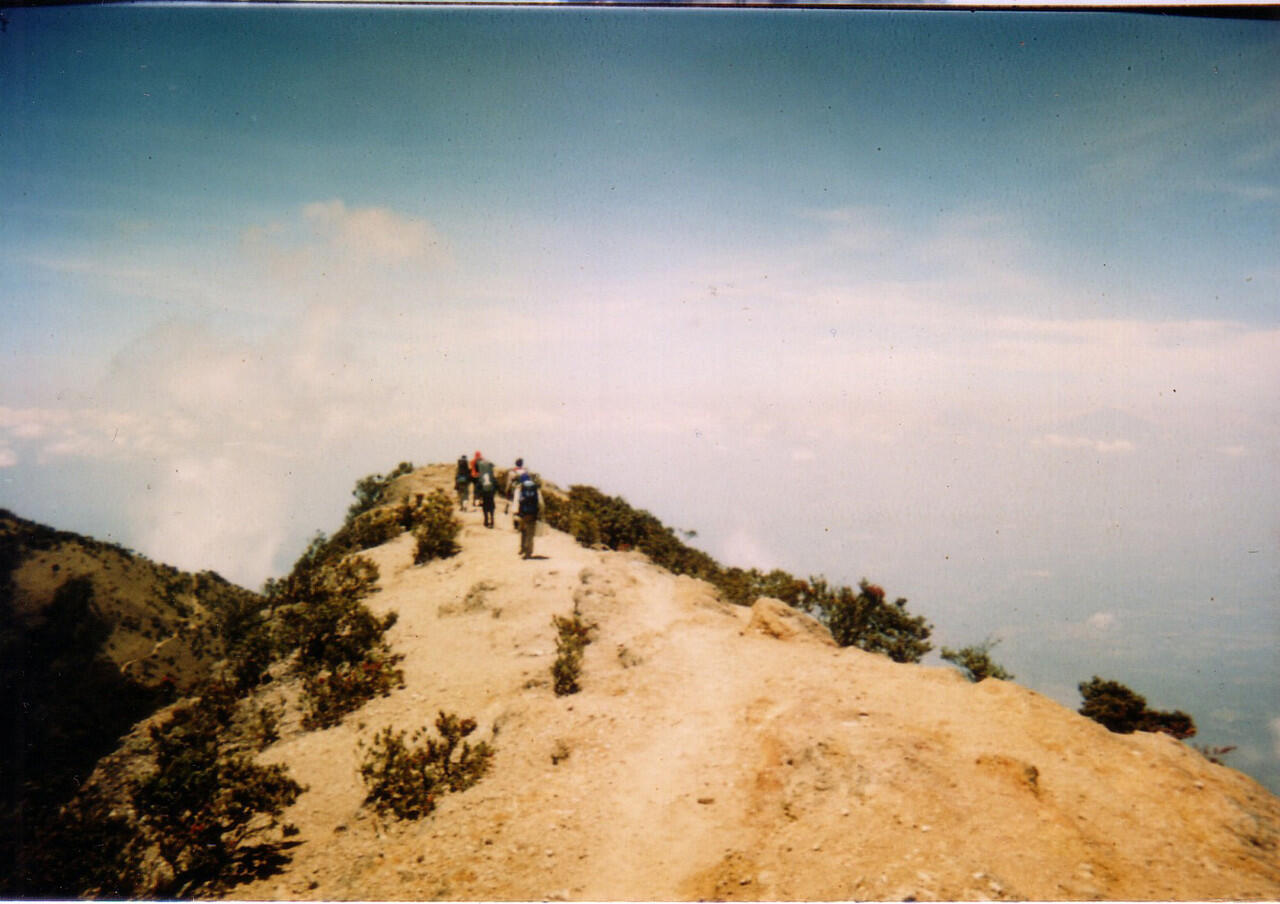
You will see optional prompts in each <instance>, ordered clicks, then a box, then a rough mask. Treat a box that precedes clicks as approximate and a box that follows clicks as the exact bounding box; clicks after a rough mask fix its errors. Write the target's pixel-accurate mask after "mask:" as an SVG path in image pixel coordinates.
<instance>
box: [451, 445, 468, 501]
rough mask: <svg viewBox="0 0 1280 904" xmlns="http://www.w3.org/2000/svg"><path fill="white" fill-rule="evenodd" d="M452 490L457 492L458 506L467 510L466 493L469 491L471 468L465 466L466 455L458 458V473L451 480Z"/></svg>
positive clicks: (463, 454)
mask: <svg viewBox="0 0 1280 904" xmlns="http://www.w3.org/2000/svg"><path fill="white" fill-rule="evenodd" d="M453 486H454V489H456V490H457V491H458V505H459V507H461V509H462V510H463V511H464V512H465V511H466V510H467V492H468V491H469V490H470V489H471V468H470V467H469V466H468V465H467V453H466V452H463V453H462V454H461V455H459V456H458V473H457V474H456V475H454V478H453Z"/></svg>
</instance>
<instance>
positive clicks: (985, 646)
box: [942, 638, 1013, 682]
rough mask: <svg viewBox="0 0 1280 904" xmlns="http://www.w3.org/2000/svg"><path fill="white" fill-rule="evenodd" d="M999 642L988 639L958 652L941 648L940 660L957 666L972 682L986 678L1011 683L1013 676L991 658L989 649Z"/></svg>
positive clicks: (948, 648)
mask: <svg viewBox="0 0 1280 904" xmlns="http://www.w3.org/2000/svg"><path fill="white" fill-rule="evenodd" d="M999 642H1000V641H999V640H992V639H991V638H988V639H986V640H984V641H983V642H982V643H980V644H976V645H974V646H971V647H962V648H961V649H959V650H953V649H951V648H950V647H943V648H942V658H943V659H945V660H946V661H947V662H949V663H951V664H952V665H955V666H957V667H958V668H959V669H960V671H962V672H963V673H964V675H965V677H966V678H968V679H969V680H970V681H973V682H978V681H983V680H984V679H987V678H996V679H998V680H1000V681H1012V680H1013V676H1012V675H1010V674H1009V673H1008V672H1006V671H1005V670H1004V667H1003V666H1001V665H1000V664H999V663H997V662H995V661H994V660H993V659H992V658H991V648H992V647H994V646H995V645H996V644H998V643H999Z"/></svg>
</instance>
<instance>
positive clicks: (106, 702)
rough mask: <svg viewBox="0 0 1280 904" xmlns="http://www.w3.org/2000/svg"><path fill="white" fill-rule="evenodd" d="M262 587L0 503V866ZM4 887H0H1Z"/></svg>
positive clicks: (194, 672) (174, 687)
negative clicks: (164, 560) (189, 569)
mask: <svg viewBox="0 0 1280 904" xmlns="http://www.w3.org/2000/svg"><path fill="white" fill-rule="evenodd" d="M261 605H262V600H261V597H259V596H258V595H257V594H254V593H250V592H249V591H247V590H244V589H242V588H239V587H235V586H233V585H231V584H229V583H227V582H226V581H225V580H223V579H222V578H221V577H219V576H218V575H216V574H213V573H211V572H206V573H202V574H188V573H184V572H181V571H178V570H176V569H174V568H171V567H168V566H164V565H157V564H155V563H153V562H150V561H148V560H147V559H146V558H144V557H142V556H140V555H138V554H136V553H133V552H130V551H129V550H126V549H123V548H121V547H119V546H116V545H113V544H108V543H102V542H99V541H97V540H93V539H91V538H88V537H83V536H79V535H77V534H73V533H68V532H66V531H59V530H55V529H53V528H49V527H45V526H43V525H40V524H36V523H34V522H31V521H27V520H24V519H22V518H20V517H18V516H16V515H14V514H12V513H11V512H8V511H3V510H0V725H2V726H3V737H4V738H5V739H6V743H5V744H4V745H2V746H0V776H2V777H3V778H2V780H0V825H2V826H4V828H3V830H0V871H3V873H4V875H6V876H9V875H12V873H13V868H12V867H13V863H14V858H15V857H16V856H17V847H18V844H19V839H20V838H22V837H23V836H24V835H25V836H26V837H30V835H31V833H32V832H33V831H34V829H35V827H36V826H37V824H38V823H39V822H40V821H41V820H42V819H43V818H46V817H47V816H48V815H49V814H51V813H53V812H54V811H56V808H57V806H58V805H59V804H61V803H62V802H64V801H66V800H67V799H69V798H70V797H71V796H72V795H73V794H74V793H75V791H76V789H77V788H79V787H80V785H81V784H82V783H83V782H84V781H85V779H87V778H88V776H89V774H90V772H92V770H93V767H94V764H95V763H96V762H97V760H98V759H99V758H100V757H101V756H103V755H104V754H106V753H108V752H109V751H111V750H113V749H114V748H115V747H116V745H117V743H118V741H119V738H120V736H121V735H122V734H123V733H125V732H126V731H128V729H129V727H130V726H131V725H133V724H134V723H135V722H136V721H137V720H138V719H140V718H142V717H143V716H146V715H147V714H149V713H151V712H152V711H153V710H154V709H155V708H156V707H157V706H159V705H162V704H163V703H165V702H167V701H169V700H172V699H173V698H174V697H175V696H177V695H179V694H181V693H184V692H186V691H187V690H189V689H190V688H192V687H194V686H196V685H197V684H198V683H199V682H201V681H203V680H204V679H205V678H207V677H208V675H209V672H210V668H211V666H212V665H213V664H214V663H215V662H217V661H218V660H219V659H220V658H221V657H222V655H223V649H222V641H221V636H222V632H221V628H222V626H224V625H225V624H226V622H227V621H228V619H234V618H237V617H239V615H240V614H242V613H243V612H245V611H256V610H257V609H258V608H260V607H261ZM3 892H4V889H3V888H0V893H3Z"/></svg>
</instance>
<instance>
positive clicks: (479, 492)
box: [454, 452, 542, 559]
mask: <svg viewBox="0 0 1280 904" xmlns="http://www.w3.org/2000/svg"><path fill="white" fill-rule="evenodd" d="M454 487H455V488H456V489H457V491H458V505H459V507H461V509H462V510H463V511H464V512H465V511H466V510H467V504H468V499H469V500H470V504H471V507H472V508H475V507H476V506H479V507H480V509H481V510H482V511H483V512H484V526H485V527H489V528H491V527H493V526H494V513H495V511H496V510H497V494H498V480H497V477H496V476H495V475H494V472H493V462H491V461H489V459H487V458H485V457H484V456H483V455H481V454H480V453H479V452H476V454H475V455H474V456H473V457H472V458H471V459H470V460H468V459H467V456H466V454H465V453H464V454H462V455H459V456H458V471H457V475H456V476H455V477H454ZM503 497H504V498H505V499H506V500H507V506H506V508H505V509H504V511H510V510H511V505H512V504H513V503H514V504H515V507H516V509H515V512H514V513H512V519H513V521H514V524H515V527H516V529H517V530H519V531H520V557H521V558H523V559H527V558H529V557H531V556H532V555H533V537H534V534H535V532H536V531H537V528H538V518H539V516H541V515H542V492H541V490H539V489H538V483H537V481H536V480H535V479H534V477H533V475H532V474H530V473H529V472H528V471H527V470H526V469H525V466H524V459H523V458H517V459H516V466H515V467H514V468H512V469H511V470H510V472H508V474H507V485H506V487H505V488H504V490H503Z"/></svg>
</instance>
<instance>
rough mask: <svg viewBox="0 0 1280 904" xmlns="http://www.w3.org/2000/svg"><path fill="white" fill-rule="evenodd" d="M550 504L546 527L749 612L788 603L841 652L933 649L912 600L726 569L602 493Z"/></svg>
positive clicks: (916, 657) (780, 574)
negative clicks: (692, 583)
mask: <svg viewBox="0 0 1280 904" xmlns="http://www.w3.org/2000/svg"><path fill="white" fill-rule="evenodd" d="M545 498H546V508H547V514H546V520H547V523H548V524H550V525H551V526H552V527H554V528H556V529H557V530H562V531H566V532H568V533H570V534H572V535H573V537H574V538H575V539H576V540H577V541H578V542H579V543H582V544H583V545H587V546H594V545H597V544H603V545H605V546H607V547H609V548H610V549H619V550H621V549H638V550H640V551H641V552H643V553H644V554H645V555H647V556H648V557H649V558H650V559H651V560H652V561H653V562H654V564H656V565H660V566H662V567H663V568H666V569H667V570H668V571H671V572H673V573H674V574H684V575H689V576H690V577H694V578H699V579H701V580H705V581H708V582H710V583H711V584H713V585H714V586H715V587H716V588H717V589H718V590H719V591H720V592H721V594H723V596H724V598H725V599H726V600H727V601H729V602H730V603H733V604H734V605H739V606H749V605H751V604H752V603H754V602H755V601H756V600H757V599H758V598H759V597H762V596H769V597H773V598H775V599H779V600H782V601H783V602H784V603H787V604H788V605H789V606H792V607H794V608H797V609H800V610H802V611H805V612H810V613H812V614H813V615H815V616H816V617H817V618H818V619H819V620H820V621H822V622H823V623H824V624H826V625H827V627H829V628H830V629H831V633H832V635H833V636H834V637H835V638H836V641H837V642H838V643H840V644H841V645H843V646H857V647H859V648H860V649H864V650H868V651H870V652H873V653H882V654H884V655H886V656H889V657H891V658H892V659H894V660H896V661H898V662H919V661H920V658H921V657H922V656H924V654H925V653H927V652H929V650H931V649H933V645H932V644H930V643H929V641H928V638H929V635H930V634H931V633H932V631H933V626H932V625H930V624H928V623H927V622H926V621H925V619H924V618H923V617H922V616H912V615H909V614H908V613H907V611H906V604H907V601H906V600H905V599H902V598H899V599H898V600H896V601H895V602H893V603H886V602H885V599H884V591H883V590H882V589H880V588H879V587H876V586H875V585H873V584H868V583H866V582H865V581H863V582H862V583H861V585H860V588H861V589H860V592H858V593H854V592H853V590H851V589H850V588H848V587H838V588H833V587H830V586H829V585H828V584H827V582H826V580H825V579H824V578H821V577H818V578H810V579H809V580H808V581H802V580H799V579H798V578H796V577H794V576H792V575H790V574H788V573H787V572H785V571H782V570H780V569H775V570H773V571H771V572H769V573H768V574H763V573H761V572H760V571H758V570H756V569H754V568H752V569H741V568H725V567H723V566H721V565H720V564H719V563H718V562H716V560H715V559H713V558H712V557H711V556H709V555H707V554H706V553H704V552H702V551H701V550H697V549H694V548H692V547H691V546H689V545H688V544H686V543H685V542H684V541H683V540H681V539H680V538H679V537H677V536H676V531H674V530H672V529H671V528H669V527H666V526H665V525H663V524H662V522H661V521H659V520H658V519H657V518H655V517H654V516H653V515H651V514H650V513H649V512H646V511H642V510H639V509H635V508H633V507H632V506H631V505H630V504H628V503H627V501H626V500H625V499H623V498H622V497H620V496H607V495H605V494H604V493H602V492H600V491H599V490H597V489H596V488H595V487H590V486H582V485H575V486H572V487H570V488H569V495H568V497H567V498H566V497H563V496H560V495H558V494H555V493H547V494H546V497H545ZM682 533H684V535H685V536H686V537H692V536H695V535H696V532H694V531H683V532H682ZM567 668H568V663H567V664H566V669H567Z"/></svg>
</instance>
